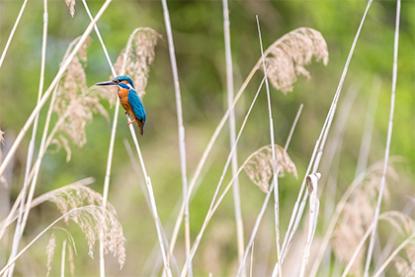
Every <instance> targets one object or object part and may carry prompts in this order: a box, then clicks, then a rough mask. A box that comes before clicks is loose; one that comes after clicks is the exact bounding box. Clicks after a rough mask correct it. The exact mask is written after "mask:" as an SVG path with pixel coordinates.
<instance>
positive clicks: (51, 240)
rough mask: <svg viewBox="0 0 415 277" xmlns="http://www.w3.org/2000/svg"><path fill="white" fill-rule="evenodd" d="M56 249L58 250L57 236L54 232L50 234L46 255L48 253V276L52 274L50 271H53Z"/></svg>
mask: <svg viewBox="0 0 415 277" xmlns="http://www.w3.org/2000/svg"><path fill="white" fill-rule="evenodd" d="M55 250H56V236H55V234H54V233H52V235H51V236H50V238H49V240H48V244H47V246H46V255H47V262H46V268H47V271H46V276H47V277H48V276H49V275H50V272H51V271H52V263H53V258H54V256H55Z"/></svg>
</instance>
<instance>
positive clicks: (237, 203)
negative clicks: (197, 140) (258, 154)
mask: <svg viewBox="0 0 415 277" xmlns="http://www.w3.org/2000/svg"><path fill="white" fill-rule="evenodd" d="M222 10H223V36H224V42H225V60H226V92H227V101H228V107H232V102H233V99H234V80H233V64H232V47H231V34H230V33H231V32H230V20H229V5H228V0H222ZM229 140H230V147H231V149H232V148H233V147H236V146H234V145H236V123H235V109H233V108H231V111H230V114H229ZM237 171H238V151H237V148H236V150H235V151H234V153H233V154H232V178H234V176H236V175H237V174H236V173H237ZM232 196H233V203H234V211H235V223H236V240H237V246H238V259H239V261H241V259H242V257H243V252H244V224H243V217H242V209H241V196H240V193H239V178H237V177H236V178H235V180H234V183H233V194H232ZM243 275H245V274H243Z"/></svg>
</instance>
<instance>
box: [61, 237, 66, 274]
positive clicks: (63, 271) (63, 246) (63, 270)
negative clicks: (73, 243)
mask: <svg viewBox="0 0 415 277" xmlns="http://www.w3.org/2000/svg"><path fill="white" fill-rule="evenodd" d="M66 245H67V242H66V240H64V241H63V243H62V250H61V277H65V264H66Z"/></svg>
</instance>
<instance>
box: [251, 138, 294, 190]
mask: <svg viewBox="0 0 415 277" xmlns="http://www.w3.org/2000/svg"><path fill="white" fill-rule="evenodd" d="M275 157H276V164H273V158H272V146H271V145H266V146H263V147H261V148H260V149H258V150H257V151H255V152H254V153H252V154H251V155H250V156H249V157H248V158H247V159H246V161H245V162H244V165H243V167H244V171H245V173H246V175H248V177H249V179H250V180H251V181H252V182H253V183H254V184H256V185H257V186H258V187H259V188H260V189H261V190H262V191H263V192H265V193H266V192H268V190H269V184H270V182H271V180H272V177H273V175H274V171H276V172H278V176H284V174H285V173H290V174H292V175H294V176H297V168H296V166H295V164H294V162H293V161H292V160H291V158H290V157H289V156H288V153H287V151H285V149H284V148H283V147H281V146H279V145H278V144H275Z"/></svg>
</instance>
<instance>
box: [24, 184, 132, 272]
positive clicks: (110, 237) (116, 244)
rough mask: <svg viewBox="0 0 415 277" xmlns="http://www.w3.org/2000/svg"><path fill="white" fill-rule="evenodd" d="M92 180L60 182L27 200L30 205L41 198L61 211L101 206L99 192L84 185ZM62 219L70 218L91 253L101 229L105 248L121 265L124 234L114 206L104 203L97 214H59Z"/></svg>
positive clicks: (40, 202) (36, 203) (33, 204)
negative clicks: (59, 186)
mask: <svg viewBox="0 0 415 277" xmlns="http://www.w3.org/2000/svg"><path fill="white" fill-rule="evenodd" d="M92 181H93V179H92V178H87V179H83V180H81V181H78V182H76V183H74V184H71V185H67V186H64V187H62V188H59V189H56V190H53V191H50V192H47V193H45V194H43V195H41V196H39V197H37V198H35V199H34V200H33V201H32V202H31V205H32V206H31V208H33V207H35V206H37V205H40V204H42V203H44V202H47V201H49V202H52V203H54V204H55V205H56V207H57V208H58V210H59V211H60V212H61V213H62V214H63V215H65V214H66V215H68V212H69V211H70V210H73V209H77V208H79V207H82V206H86V205H89V206H91V205H92V206H102V202H103V198H102V195H101V194H99V193H97V192H95V191H94V190H92V189H90V188H89V187H87V186H86V184H90V183H91V182H92ZM63 219H64V221H65V222H69V220H72V221H74V222H75V223H76V224H77V225H79V227H80V228H81V230H82V231H83V233H84V235H85V237H86V240H87V243H88V249H89V250H88V254H89V255H90V256H91V257H93V256H94V245H95V242H96V241H97V240H98V237H99V232H100V231H101V229H104V230H105V231H106V232H105V233H106V234H107V235H106V236H105V237H104V249H105V252H106V253H107V252H109V253H111V254H112V255H113V256H114V257H115V258H117V260H118V263H119V265H120V267H122V266H123V264H124V262H125V258H126V254H125V246H124V244H125V236H124V233H123V229H122V226H121V224H120V223H119V222H118V219H117V213H116V211H115V209H114V207H113V206H112V205H111V204H109V203H108V205H107V207H106V209H105V210H102V211H101V212H100V213H99V214H90V213H87V214H85V215H84V214H79V216H74V215H73V214H69V215H68V216H67V217H65V218H63Z"/></svg>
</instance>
